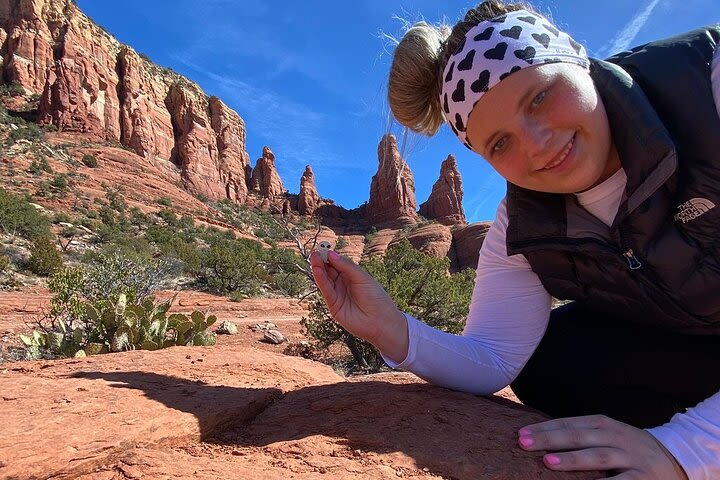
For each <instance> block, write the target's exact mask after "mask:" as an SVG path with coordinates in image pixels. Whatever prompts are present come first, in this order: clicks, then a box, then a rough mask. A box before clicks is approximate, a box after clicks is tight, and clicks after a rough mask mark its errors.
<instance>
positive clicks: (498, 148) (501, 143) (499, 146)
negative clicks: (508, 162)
mask: <svg viewBox="0 0 720 480" xmlns="http://www.w3.org/2000/svg"><path fill="white" fill-rule="evenodd" d="M506 145H507V137H501V138H500V140H498V141H497V142H495V145H493V148H492V153H500V152H502V151H503V150H504V149H505V146H506Z"/></svg>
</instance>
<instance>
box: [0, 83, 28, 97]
mask: <svg viewBox="0 0 720 480" xmlns="http://www.w3.org/2000/svg"><path fill="white" fill-rule="evenodd" d="M21 95H25V89H24V88H23V86H22V84H21V83H20V82H18V81H16V80H13V81H12V82H10V83H9V84H7V83H6V84H3V85H0V97H19V96H21Z"/></svg>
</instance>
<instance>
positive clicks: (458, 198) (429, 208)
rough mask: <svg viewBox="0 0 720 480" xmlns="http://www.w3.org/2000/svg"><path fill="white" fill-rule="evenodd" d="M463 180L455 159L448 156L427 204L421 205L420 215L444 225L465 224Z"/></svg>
mask: <svg viewBox="0 0 720 480" xmlns="http://www.w3.org/2000/svg"><path fill="white" fill-rule="evenodd" d="M462 197H463V190H462V179H461V178H460V172H458V169H457V162H456V161H455V157H454V156H452V155H448V157H447V158H446V159H445V161H444V162H442V166H441V167H440V178H438V180H437V182H435V185H433V188H432V193H430V197H428V199H427V202H425V203H423V204H422V205H420V215H422V216H423V217H425V218H432V219H435V220H437V221H438V222H440V223H442V224H444V225H457V224H459V223H460V224H465V223H467V221H466V220H465V212H464V210H463V206H462Z"/></svg>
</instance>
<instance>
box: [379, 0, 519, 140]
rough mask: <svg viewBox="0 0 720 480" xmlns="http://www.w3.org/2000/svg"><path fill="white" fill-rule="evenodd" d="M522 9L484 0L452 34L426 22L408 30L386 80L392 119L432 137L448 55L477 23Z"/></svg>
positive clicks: (438, 118)
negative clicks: (441, 81)
mask: <svg viewBox="0 0 720 480" xmlns="http://www.w3.org/2000/svg"><path fill="white" fill-rule="evenodd" d="M521 9H526V10H530V7H529V6H527V5H525V4H522V3H512V4H505V3H503V2H501V1H500V0H487V1H485V2H482V3H481V4H480V5H478V6H477V7H475V8H473V9H471V10H468V12H467V13H466V14H465V17H464V18H463V20H461V21H459V22H458V23H457V24H456V25H455V26H454V27H453V28H452V30H451V29H450V27H449V26H447V25H437V26H435V25H430V24H428V23H426V22H418V23H416V24H415V25H413V26H412V27H410V28H409V29H408V30H407V32H405V35H403V38H402V39H401V40H400V43H398V45H397V47H395V52H394V53H393V60H392V65H391V67H390V74H389V77H388V103H389V105H390V110H391V111H392V113H393V116H394V117H395V119H396V120H397V121H398V122H400V124H402V125H404V126H405V127H407V128H409V129H410V130H412V131H413V132H417V133H422V134H424V135H428V136H432V135H435V133H437V131H438V129H439V128H440V126H441V125H442V124H443V123H444V121H445V119H444V117H443V113H442V106H441V104H440V80H441V76H442V72H443V70H444V69H445V64H446V63H447V60H448V58H450V55H452V54H453V52H454V51H455V50H457V48H458V46H459V45H460V42H461V41H462V40H463V39H464V38H465V34H466V33H467V31H468V30H470V29H471V28H473V27H474V26H476V25H477V24H478V23H480V22H483V21H485V20H490V19H491V18H495V17H497V16H499V15H502V14H503V13H508V12H513V11H516V10H521Z"/></svg>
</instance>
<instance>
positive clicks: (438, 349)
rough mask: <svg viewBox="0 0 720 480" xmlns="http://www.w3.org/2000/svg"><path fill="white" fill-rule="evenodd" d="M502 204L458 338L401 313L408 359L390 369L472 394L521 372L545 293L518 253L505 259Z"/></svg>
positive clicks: (545, 307)
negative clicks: (407, 340)
mask: <svg viewBox="0 0 720 480" xmlns="http://www.w3.org/2000/svg"><path fill="white" fill-rule="evenodd" d="M506 228H507V213H506V209H505V202H504V201H503V202H502V203H501V204H500V206H499V207H498V211H497V216H496V219H495V222H494V223H493V226H492V227H491V228H490V230H489V231H488V234H487V237H486V238H485V241H484V242H483V246H482V249H481V251H480V258H479V261H478V267H477V274H476V278H475V287H474V289H473V294H472V300H471V303H470V313H469V315H468V319H467V322H466V326H465V330H464V332H463V334H462V335H453V334H449V333H444V332H441V331H439V330H435V329H433V328H432V327H430V326H428V325H426V324H424V323H422V322H420V321H418V320H416V319H414V318H413V317H411V316H409V315H406V318H407V320H408V334H409V348H408V355H407V357H406V358H405V359H404V360H403V361H402V362H401V363H399V364H398V363H395V362H393V361H392V360H390V359H389V358H385V360H386V361H387V363H388V364H389V365H390V366H391V367H395V368H402V369H404V370H409V371H411V372H413V373H415V374H416V375H418V376H419V377H421V378H424V379H425V380H428V381H429V382H431V383H434V384H436V385H441V386H444V387H448V388H452V389H454V390H461V391H465V392H470V393H474V394H481V395H486V394H490V393H494V392H496V391H498V390H500V389H502V388H503V387H505V386H506V385H508V384H509V383H510V382H511V381H512V380H514V378H515V376H516V375H517V374H518V373H519V372H520V370H521V369H522V367H523V366H524V365H525V363H526V362H527V360H528V358H530V355H532V353H533V351H534V350H535V347H536V346H537V345H538V343H539V342H540V339H541V338H542V336H543V334H544V333H545V328H546V327H547V322H548V318H549V315H550V300H551V299H550V295H549V294H548V293H547V291H546V290H545V288H544V287H543V286H542V284H541V283H540V280H539V279H538V277H537V275H536V274H535V273H534V272H533V271H532V270H531V269H530V265H529V263H528V262H527V259H526V258H525V257H523V256H522V255H514V256H512V257H508V256H507V250H506V247H505V230H506Z"/></svg>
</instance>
